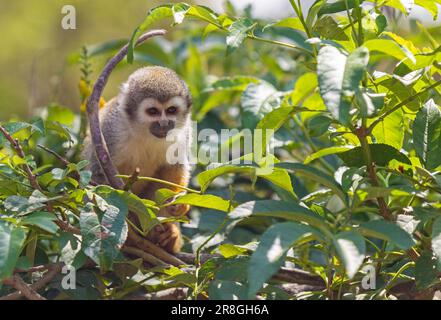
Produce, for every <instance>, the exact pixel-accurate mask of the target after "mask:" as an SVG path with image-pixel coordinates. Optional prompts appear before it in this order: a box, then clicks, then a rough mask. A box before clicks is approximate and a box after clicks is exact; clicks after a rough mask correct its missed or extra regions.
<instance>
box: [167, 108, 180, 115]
mask: <svg viewBox="0 0 441 320" xmlns="http://www.w3.org/2000/svg"><path fill="white" fill-rule="evenodd" d="M176 111H178V109H177V108H176V107H168V108H167V110H166V111H165V112H167V113H168V114H175V113H176Z"/></svg>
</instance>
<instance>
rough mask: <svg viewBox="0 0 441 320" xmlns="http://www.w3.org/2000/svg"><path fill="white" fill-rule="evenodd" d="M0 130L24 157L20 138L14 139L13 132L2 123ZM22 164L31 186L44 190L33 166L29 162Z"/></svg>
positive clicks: (21, 156) (19, 154)
mask: <svg viewBox="0 0 441 320" xmlns="http://www.w3.org/2000/svg"><path fill="white" fill-rule="evenodd" d="M0 131H1V132H2V133H3V136H4V137H5V138H6V139H7V140H8V141H9V143H10V144H11V147H12V148H14V150H15V152H16V153H17V155H18V156H19V157H20V158H22V159H24V158H25V154H24V152H23V148H22V147H21V145H20V143H19V142H18V140H17V139H14V138H13V137H12V136H11V134H10V133H9V132H8V131H7V130H6V129H5V128H4V127H3V126H1V125H0ZM22 166H23V168H24V170H25V171H26V174H27V176H28V179H29V182H30V183H31V186H32V187H33V188H35V189H37V190H39V191H42V189H41V187H40V185H39V184H38V181H37V176H36V175H34V174H33V173H32V170H31V167H29V165H28V164H27V163H25V164H23V165H22Z"/></svg>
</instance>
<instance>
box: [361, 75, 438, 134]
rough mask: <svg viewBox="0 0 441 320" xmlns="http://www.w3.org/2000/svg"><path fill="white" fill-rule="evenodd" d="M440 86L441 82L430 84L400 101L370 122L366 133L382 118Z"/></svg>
mask: <svg viewBox="0 0 441 320" xmlns="http://www.w3.org/2000/svg"><path fill="white" fill-rule="evenodd" d="M439 85H441V80H439V81H437V82H435V83H433V84H431V85H430V86H428V87H427V88H425V89H424V90H421V91H420V92H418V93H417V94H415V95H413V96H411V97H409V98H407V99H404V100H403V101H401V102H400V103H398V104H397V105H395V106H394V107H392V108H391V109H389V110H388V111H386V112H385V113H383V114H382V115H381V116H379V117H378V119H377V120H375V121H374V122H372V124H371V125H370V126H369V128H368V129H367V130H368V133H371V132H372V130H374V128H375V126H376V125H377V124H379V123H380V122H381V121H383V120H384V118H386V117H387V116H388V115H390V114H391V113H393V112H395V111H396V110H398V109H400V108H401V107H403V106H405V105H406V104H408V103H410V102H412V101H413V100H415V99H416V98H418V97H419V96H420V95H423V94H424V93H426V92H427V91H429V90H431V89H434V88H436V87H437V86H439Z"/></svg>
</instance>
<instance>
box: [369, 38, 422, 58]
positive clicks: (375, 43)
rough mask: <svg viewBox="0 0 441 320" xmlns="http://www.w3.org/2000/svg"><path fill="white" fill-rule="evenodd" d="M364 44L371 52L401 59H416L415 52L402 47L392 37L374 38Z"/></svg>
mask: <svg viewBox="0 0 441 320" xmlns="http://www.w3.org/2000/svg"><path fill="white" fill-rule="evenodd" d="M363 46H365V47H366V48H368V49H369V51H370V52H371V53H373V52H379V53H383V54H385V55H387V56H390V57H393V58H395V59H397V60H399V61H401V60H404V59H406V58H409V59H410V60H411V61H412V62H414V61H415V57H414V56H413V54H412V53H411V52H410V51H408V50H405V49H403V48H402V47H400V46H399V45H398V44H397V43H396V42H395V41H393V40H390V39H373V40H368V41H366V42H365V43H364V44H363Z"/></svg>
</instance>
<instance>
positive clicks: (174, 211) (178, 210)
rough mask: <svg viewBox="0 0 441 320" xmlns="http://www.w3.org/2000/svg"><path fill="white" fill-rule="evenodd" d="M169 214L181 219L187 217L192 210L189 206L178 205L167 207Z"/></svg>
mask: <svg viewBox="0 0 441 320" xmlns="http://www.w3.org/2000/svg"><path fill="white" fill-rule="evenodd" d="M165 210H166V211H167V214H168V215H170V216H173V217H180V216H183V215H185V214H186V213H187V212H188V211H189V210H190V205H189V204H184V203H178V204H172V205H170V206H167V207H165Z"/></svg>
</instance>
